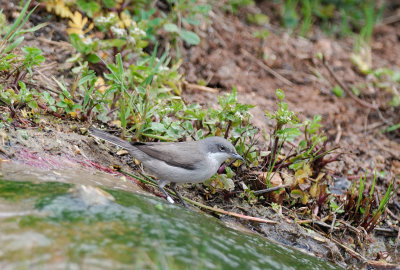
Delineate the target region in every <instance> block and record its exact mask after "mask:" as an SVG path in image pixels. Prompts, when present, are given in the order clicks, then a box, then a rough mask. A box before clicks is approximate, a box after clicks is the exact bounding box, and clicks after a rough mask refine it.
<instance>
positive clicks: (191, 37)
mask: <svg viewBox="0 0 400 270" xmlns="http://www.w3.org/2000/svg"><path fill="white" fill-rule="evenodd" d="M179 36H180V37H181V38H182V39H183V40H184V41H185V42H186V43H188V44H190V45H198V44H199V43H200V38H199V36H198V35H197V34H196V33H194V32H192V31H186V30H182V31H181V32H179Z"/></svg>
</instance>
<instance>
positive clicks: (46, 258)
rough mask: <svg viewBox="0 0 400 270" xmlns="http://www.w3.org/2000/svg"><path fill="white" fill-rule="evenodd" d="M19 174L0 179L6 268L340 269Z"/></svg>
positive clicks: (127, 201)
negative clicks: (17, 179) (28, 178)
mask: <svg viewBox="0 0 400 270" xmlns="http://www.w3.org/2000/svg"><path fill="white" fill-rule="evenodd" d="M24 172H25V173H27V172H28V173H29V170H26V169H25V170H24ZM19 174H21V171H20V172H19ZM19 174H13V175H12V177H11V176H10V174H5V175H4V178H6V179H7V180H6V179H0V247H1V248H0V269H300V268H304V267H305V266H307V269H337V268H336V266H334V265H332V264H329V263H327V262H325V261H323V260H320V259H317V258H314V257H312V256H309V255H306V254H303V253H301V252H299V251H296V250H293V249H290V248H287V247H284V246H278V245H276V244H274V243H271V242H269V241H267V240H266V239H264V238H262V237H259V236H257V235H254V234H247V233H243V232H239V231H236V230H233V229H230V228H227V227H226V226H225V225H224V224H223V223H222V222H220V221H219V220H217V219H215V218H213V217H210V216H207V215H205V214H202V213H198V212H196V211H193V210H187V209H184V208H182V207H180V206H176V205H169V204H168V203H165V202H164V201H163V200H162V199H159V198H156V197H153V196H145V195H143V194H139V193H137V192H134V191H125V190H121V189H120V187H118V184H113V185H108V186H107V185H101V189H100V188H99V187H98V186H97V187H96V186H95V185H88V184H87V183H88V179H89V178H90V176H88V175H86V176H85V183H86V185H84V186H82V185H79V184H72V183H62V182H59V181H58V182H53V181H50V182H49V181H47V180H48V179H45V180H44V181H40V179H38V174H35V177H33V178H32V180H27V179H26V178H27V177H21V179H24V181H16V179H15V178H19ZM44 175H45V174H44ZM57 175H62V174H60V172H57ZM69 175H70V174H69ZM8 176H10V177H8ZM10 178H13V179H12V180H9V179H10ZM61 178H62V177H61ZM57 180H61V179H57ZM114 181H115V179H114ZM74 182H75V183H76V182H77V179H75V181H74ZM95 182H96V183H98V180H96V181H95ZM120 182H122V181H120Z"/></svg>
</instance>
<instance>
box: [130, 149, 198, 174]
mask: <svg viewBox="0 0 400 270" xmlns="http://www.w3.org/2000/svg"><path fill="white" fill-rule="evenodd" d="M132 145H133V146H134V147H136V148H137V149H139V150H140V151H142V152H143V153H145V154H146V155H148V156H150V157H152V158H155V159H158V160H162V161H164V162H165V163H167V164H168V165H171V166H174V167H179V168H184V169H187V170H195V169H196V168H197V166H198V164H199V163H200V162H202V161H203V158H201V155H200V149H199V147H198V145H196V144H193V142H179V143H140V142H139V143H132Z"/></svg>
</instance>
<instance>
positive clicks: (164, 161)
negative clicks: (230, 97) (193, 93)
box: [89, 128, 244, 207]
mask: <svg viewBox="0 0 400 270" xmlns="http://www.w3.org/2000/svg"><path fill="white" fill-rule="evenodd" d="M89 132H90V133H91V135H93V136H95V137H98V138H100V139H103V140H105V141H108V142H110V143H112V144H115V145H117V146H119V147H122V148H124V149H126V150H128V152H129V153H130V154H131V155H132V156H133V157H135V158H136V159H137V160H139V161H140V162H141V163H142V164H143V166H144V167H145V168H146V169H147V170H148V171H150V172H151V173H152V174H153V175H154V176H156V177H157V178H158V186H159V187H160V189H161V191H162V192H163V193H164V194H165V196H166V197H167V200H168V202H170V203H174V200H173V199H172V198H171V197H170V196H169V195H168V193H167V192H166V191H165V189H164V187H165V185H167V184H169V183H170V187H171V189H172V190H173V191H174V192H175V193H176V195H177V196H178V198H179V199H180V201H181V202H182V204H183V205H184V206H185V207H187V204H186V202H185V201H184V200H183V198H182V196H181V195H180V194H179V193H178V192H177V191H176V184H184V183H201V182H204V181H205V180H207V179H209V178H211V176H213V175H214V174H215V173H216V172H217V170H218V169H219V168H220V166H221V164H222V163H223V162H224V161H226V160H227V159H229V158H235V159H240V160H244V159H243V158H242V157H241V156H240V155H239V154H238V153H237V152H236V149H235V147H234V146H233V145H232V144H231V143H230V142H229V141H228V140H226V139H224V138H221V137H208V138H205V139H202V140H199V141H191V142H147V143H143V142H132V143H130V142H127V141H125V140H122V139H120V138H118V137H116V136H113V135H111V134H109V133H107V132H104V131H101V130H99V129H96V128H91V129H89Z"/></svg>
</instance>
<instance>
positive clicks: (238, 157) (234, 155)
mask: <svg viewBox="0 0 400 270" xmlns="http://www.w3.org/2000/svg"><path fill="white" fill-rule="evenodd" d="M232 156H233V157H234V158H236V159H240V160H243V161H244V158H242V156H241V155H239V154H232Z"/></svg>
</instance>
